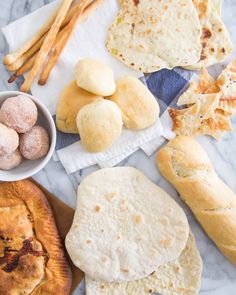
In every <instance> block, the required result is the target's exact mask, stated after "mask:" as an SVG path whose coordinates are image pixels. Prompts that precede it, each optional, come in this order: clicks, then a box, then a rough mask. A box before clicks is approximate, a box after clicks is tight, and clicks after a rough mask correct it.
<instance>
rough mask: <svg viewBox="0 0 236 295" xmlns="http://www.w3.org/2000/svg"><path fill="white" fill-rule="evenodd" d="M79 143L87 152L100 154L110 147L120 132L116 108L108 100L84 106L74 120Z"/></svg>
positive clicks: (118, 110)
mask: <svg viewBox="0 0 236 295" xmlns="http://www.w3.org/2000/svg"><path fill="white" fill-rule="evenodd" d="M76 123H77V127H78V130H79V134H80V138H81V142H82V144H83V145H84V147H85V148H86V149H87V150H88V151H89V152H101V151H104V150H106V149H107V148H109V147H110V146H112V144H113V143H114V142H115V141H116V139H117V138H118V137H119V136H120V134H121V131H122V125H123V122H122V116H121V112H120V109H119V108H118V106H117V105H116V104H115V103H114V102H112V101H109V100H105V99H102V100H98V101H95V102H92V103H90V104H88V105H86V106H84V107H83V108H82V109H81V110H80V111H79V112H78V115H77V118H76Z"/></svg>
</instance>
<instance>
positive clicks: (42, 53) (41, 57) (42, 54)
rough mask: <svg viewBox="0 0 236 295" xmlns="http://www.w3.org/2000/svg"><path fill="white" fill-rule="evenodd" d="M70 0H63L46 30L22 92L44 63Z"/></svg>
mask: <svg viewBox="0 0 236 295" xmlns="http://www.w3.org/2000/svg"><path fill="white" fill-rule="evenodd" d="M72 1H73V0H63V2H62V4H61V7H60V9H59V11H58V14H57V16H56V18H55V21H54V23H53V24H52V27H51V29H50V31H49V32H48V34H47V36H46V38H45V40H44V42H43V45H42V47H41V49H40V50H39V54H38V55H37V58H36V60H35V63H34V66H33V68H32V69H31V71H30V72H29V75H28V76H27V77H26V79H25V82H24V83H23V85H22V86H21V91H23V92H28V91H29V89H30V86H31V84H32V82H33V81H34V78H35V77H36V75H37V74H38V71H39V70H40V68H41V67H42V65H43V64H44V62H45V59H46V57H47V55H48V53H49V51H50V50H51V48H52V45H53V43H54V41H55V39H56V36H57V33H58V31H59V30H60V27H61V24H62V22H63V20H64V18H65V16H66V13H67V12H68V10H69V8H70V5H71V3H72Z"/></svg>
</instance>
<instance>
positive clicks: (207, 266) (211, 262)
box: [0, 0, 236, 295]
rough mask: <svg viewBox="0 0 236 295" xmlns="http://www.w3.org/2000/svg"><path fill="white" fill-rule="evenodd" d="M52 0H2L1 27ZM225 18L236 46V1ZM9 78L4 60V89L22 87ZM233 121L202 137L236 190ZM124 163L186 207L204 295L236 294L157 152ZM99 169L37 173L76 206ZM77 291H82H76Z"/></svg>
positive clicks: (228, 2) (234, 274) (0, 70)
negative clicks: (85, 182)
mask: <svg viewBox="0 0 236 295" xmlns="http://www.w3.org/2000/svg"><path fill="white" fill-rule="evenodd" d="M52 1H53V0H8V1H0V27H3V26H4V25H6V24H8V23H10V22H12V21H14V20H16V19H18V18H20V17H22V16H24V15H26V14H28V13H29V12H31V11H33V10H35V9H37V8H39V7H41V6H42V5H44V4H47V3H49V2H52ZM223 19H224V21H225V23H226V26H227V28H228V30H229V32H230V34H231V37H232V39H233V42H234V45H235V47H236V0H223ZM20 33H23V32H20ZM7 50H8V48H7V45H6V42H5V40H4V37H3V35H2V33H1V32H0V58H1V59H2V57H3V56H4V55H5V54H6V53H7ZM233 56H234V57H235V56H236V52H234V54H233ZM231 58H232V57H231ZM221 68H222V66H221V65H217V66H214V67H212V68H211V73H213V74H218V73H219V71H220V70H221ZM8 77H9V73H8V72H7V71H6V70H5V68H4V67H3V65H2V63H0V90H1V91H3V90H18V89H19V88H18V85H17V83H20V82H21V81H17V83H13V84H8V83H7V79H8ZM232 121H233V126H234V131H232V132H231V133H228V134H227V135H225V137H224V138H223V140H221V141H220V142H216V141H215V140H213V139H210V138H207V137H202V138H200V139H199V141H200V142H201V143H202V145H203V146H204V148H205V149H206V151H207V152H208V154H209V156H210V158H211V160H212V162H213V164H214V166H215V169H216V171H217V172H218V174H219V175H220V177H221V178H222V179H223V180H224V181H225V182H226V183H227V184H228V185H229V186H230V187H231V188H232V189H233V190H234V191H235V192H236V116H235V117H234V118H233V120H232ZM120 165H126V166H134V167H136V168H138V169H140V170H142V171H143V172H144V173H145V174H146V175H147V176H148V177H149V178H150V179H151V180H153V181H154V182H155V183H156V184H158V185H160V186H161V187H163V188H164V189H165V190H166V191H167V192H168V193H169V194H170V195H171V196H172V197H173V198H174V199H175V200H176V201H177V202H178V203H179V204H181V206H182V207H183V208H184V209H185V212H186V214H187V216H188V220H189V223H190V226H191V228H192V230H193V232H194V234H195V237H196V240H197V244H198V247H199V250H200V252H201V256H202V258H203V262H204V269H203V276H202V286H201V292H200V294H206V295H235V294H236V268H235V267H234V266H232V265H231V264H230V263H229V262H228V261H227V260H226V259H225V258H224V256H223V255H222V254H221V253H220V252H219V250H218V249H217V248H216V246H215V245H214V244H213V243H212V242H211V241H210V239H209V238H208V237H207V236H206V235H205V233H204V232H203V230H202V229H201V227H200V226H199V224H198V223H197V221H196V220H195V218H194V217H193V215H192V213H191V212H190V210H189V209H188V208H187V207H186V206H185V205H184V204H183V202H182V201H181V200H180V198H179V197H178V195H177V193H176V191H175V190H174V189H173V187H172V186H171V185H170V184H168V183H167V182H166V181H165V180H164V179H163V178H162V177H161V176H160V173H159V172H158V170H157V168H156V165H155V155H153V156H152V157H150V158H148V157H147V156H146V155H145V154H144V153H143V152H141V151H138V152H136V153H135V154H133V155H132V156H130V157H129V158H128V159H126V160H125V161H123V162H122V163H120ZM96 169H98V168H97V167H95V166H94V167H90V168H87V169H83V170H81V171H79V172H77V173H74V174H73V175H71V176H68V175H67V174H66V173H65V170H64V168H63V167H62V166H61V164H60V163H59V162H53V161H52V160H51V161H50V162H49V164H48V165H47V166H46V167H45V168H44V169H43V170H42V171H41V172H39V173H38V174H37V175H35V179H36V180H37V181H38V182H40V183H41V184H42V185H43V186H44V187H45V188H47V189H48V190H49V191H51V192H52V193H53V194H55V195H56V196H57V197H58V198H60V199H61V200H63V201H64V202H66V203H67V204H68V205H70V206H72V207H75V202H76V190H77V187H78V184H79V183H80V181H81V179H83V177H84V176H86V175H88V174H89V173H91V172H92V171H94V170H96ZM222 197H223V196H222ZM222 230H224V229H222ZM76 294H78V293H77V292H76Z"/></svg>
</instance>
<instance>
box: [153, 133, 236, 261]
mask: <svg viewBox="0 0 236 295" xmlns="http://www.w3.org/2000/svg"><path fill="white" fill-rule="evenodd" d="M157 165H158V167H159V169H160V171H161V173H162V174H163V176H164V177H165V178H166V179H167V180H168V181H169V182H170V183H171V184H172V185H173V186H174V187H175V188H176V189H177V191H178V192H179V194H180V196H181V198H182V199H183V200H184V201H185V202H186V203H187V205H188V206H189V207H190V208H191V210H192V211H193V213H194V215H195V216H196V218H197V219H198V221H199V222H200V224H201V225H202V227H203V228H204V230H205V232H206V233H207V234H208V236H209V237H210V238H211V239H212V240H213V241H214V242H215V244H216V245H217V246H218V248H219V249H220V251H221V252H222V253H223V254H224V255H225V256H226V257H227V258H228V259H229V260H230V261H231V262H232V263H233V264H234V265H236V194H235V193H234V192H233V191H232V190H231V189H230V188H229V187H228V186H227V185H226V184H225V183H224V182H223V181H222V180H221V179H220V178H219V177H218V175H217V174H216V172H215V170H214V168H213V166H212V164H211V162H210V160H209V158H208V156H207V154H206V152H205V151H204V150H203V148H202V147H201V145H200V144H199V143H198V142H197V141H196V140H194V139H192V138H190V137H185V136H178V137H176V138H175V139H173V140H171V141H170V142H169V143H168V144H167V145H166V146H165V147H163V148H162V149H161V150H160V151H159V153H158V155H157Z"/></svg>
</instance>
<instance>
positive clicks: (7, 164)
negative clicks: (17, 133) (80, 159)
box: [0, 149, 22, 170]
mask: <svg viewBox="0 0 236 295" xmlns="http://www.w3.org/2000/svg"><path fill="white" fill-rule="evenodd" d="M21 161H22V156H21V153H20V151H19V149H17V150H16V151H14V152H13V153H12V154H7V155H5V156H0V169H2V170H11V169H13V168H15V167H17V166H18V165H20V163H21Z"/></svg>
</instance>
